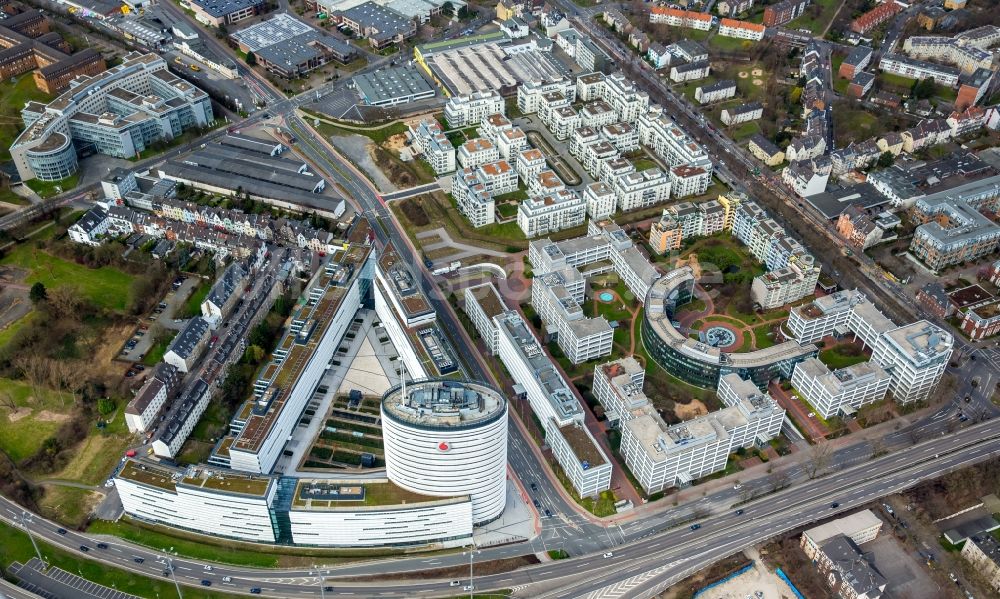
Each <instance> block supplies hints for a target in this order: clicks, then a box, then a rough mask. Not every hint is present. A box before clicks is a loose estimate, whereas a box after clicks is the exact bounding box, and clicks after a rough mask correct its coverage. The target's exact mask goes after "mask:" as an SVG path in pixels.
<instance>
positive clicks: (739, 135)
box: [729, 121, 760, 141]
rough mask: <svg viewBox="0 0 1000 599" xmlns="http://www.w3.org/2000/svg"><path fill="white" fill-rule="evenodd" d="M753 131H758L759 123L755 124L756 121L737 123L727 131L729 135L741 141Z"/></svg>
mask: <svg viewBox="0 0 1000 599" xmlns="http://www.w3.org/2000/svg"><path fill="white" fill-rule="evenodd" d="M754 133H760V125H758V124H757V121H750V122H749V123H743V124H741V125H737V126H736V128H735V129H733V130H732V131H730V132H729V135H730V137H732V138H733V139H735V140H736V141H741V140H744V139H746V138H748V137H750V136H751V135H753V134H754Z"/></svg>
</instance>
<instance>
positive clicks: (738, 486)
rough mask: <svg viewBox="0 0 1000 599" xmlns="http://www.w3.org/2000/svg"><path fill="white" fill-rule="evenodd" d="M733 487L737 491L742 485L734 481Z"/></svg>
mask: <svg viewBox="0 0 1000 599" xmlns="http://www.w3.org/2000/svg"><path fill="white" fill-rule="evenodd" d="M733 488H734V489H736V490H737V491H739V490H740V489H742V488H743V485H741V484H740V483H736V484H735V485H733Z"/></svg>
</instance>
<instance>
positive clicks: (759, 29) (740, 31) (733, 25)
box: [719, 19, 767, 42]
mask: <svg viewBox="0 0 1000 599" xmlns="http://www.w3.org/2000/svg"><path fill="white" fill-rule="evenodd" d="M766 30H767V28H766V27H764V25H761V24H760V23H750V22H748V21H737V20H735V19H722V20H721V21H719V35H721V36H722V37H735V38H737V39H741V40H751V41H755V42H759V41H760V40H762V39H764V32H765V31H766Z"/></svg>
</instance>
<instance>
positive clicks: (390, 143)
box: [382, 134, 406, 154]
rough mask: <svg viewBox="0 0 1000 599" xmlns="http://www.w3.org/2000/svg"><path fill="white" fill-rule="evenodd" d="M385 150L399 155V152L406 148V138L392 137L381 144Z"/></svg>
mask: <svg viewBox="0 0 1000 599" xmlns="http://www.w3.org/2000/svg"><path fill="white" fill-rule="evenodd" d="M382 147H384V148H385V149H386V150H389V151H390V152H393V153H395V154H399V151H400V150H402V149H403V148H404V147H406V136H405V135H403V134H399V135H393V136H392V137H390V138H389V139H387V140H385V143H383V144H382Z"/></svg>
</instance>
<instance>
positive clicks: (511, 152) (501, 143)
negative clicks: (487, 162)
mask: <svg viewBox="0 0 1000 599" xmlns="http://www.w3.org/2000/svg"><path fill="white" fill-rule="evenodd" d="M496 146H497V150H498V151H499V152H500V157H501V158H503V159H504V160H509V161H510V162H514V161H516V160H517V156H518V155H519V154H520V153H521V152H523V151H525V150H527V149H528V148H529V147H530V146H529V145H528V136H527V135H526V134H525V133H524V131H523V130H522V129H521V128H520V127H514V128H513V129H507V130H506V131H502V132H501V133H500V135H498V136H497V141H496Z"/></svg>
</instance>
